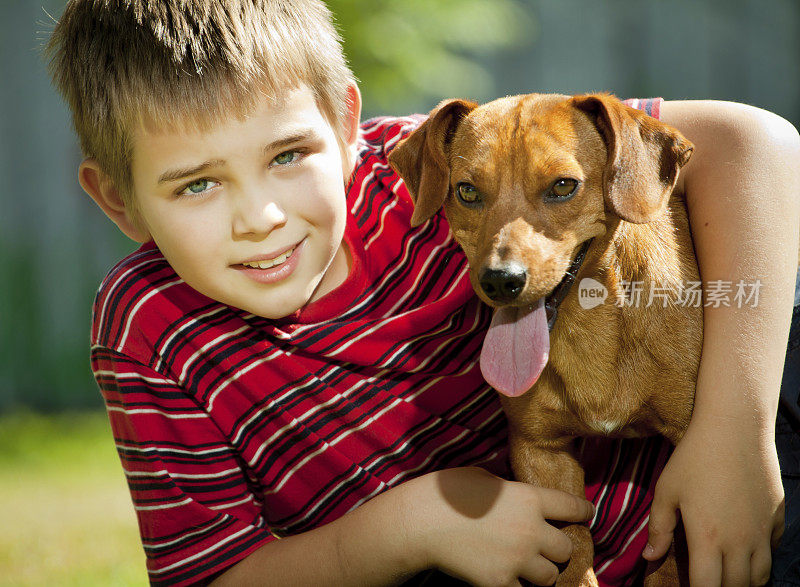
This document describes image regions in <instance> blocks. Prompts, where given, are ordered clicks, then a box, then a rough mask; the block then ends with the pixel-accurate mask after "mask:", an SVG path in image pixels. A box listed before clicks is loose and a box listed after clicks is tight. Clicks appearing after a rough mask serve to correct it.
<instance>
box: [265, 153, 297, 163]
mask: <svg viewBox="0 0 800 587" xmlns="http://www.w3.org/2000/svg"><path fill="white" fill-rule="evenodd" d="M299 157H300V152H299V151H284V152H283V153H281V154H280V155H277V156H276V157H275V158H274V159H273V160H272V162H273V163H274V164H275V165H290V164H291V163H294V162H295V161H297V159H298V158H299Z"/></svg>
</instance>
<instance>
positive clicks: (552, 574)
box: [522, 556, 558, 585]
mask: <svg viewBox="0 0 800 587" xmlns="http://www.w3.org/2000/svg"><path fill="white" fill-rule="evenodd" d="M522 578H523V579H527V580H528V581H530V582H531V583H533V584H534V585H554V584H555V582H556V580H557V579H558V568H557V567H556V566H555V565H554V564H553V563H551V562H550V561H549V560H547V559H546V558H544V557H542V556H537V557H534V558H533V559H532V560H531V561H530V562H528V563H527V564H526V565H525V568H523V569H522Z"/></svg>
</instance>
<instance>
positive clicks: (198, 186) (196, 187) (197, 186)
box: [178, 179, 219, 196]
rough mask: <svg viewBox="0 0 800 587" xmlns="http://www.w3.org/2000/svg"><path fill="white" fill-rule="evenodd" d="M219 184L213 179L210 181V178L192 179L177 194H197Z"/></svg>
mask: <svg viewBox="0 0 800 587" xmlns="http://www.w3.org/2000/svg"><path fill="white" fill-rule="evenodd" d="M217 185H219V184H218V183H217V182H215V181H211V180H210V179H198V180H197V181H193V182H192V183H190V184H189V185H187V186H186V187H185V188H183V190H182V191H181V192H180V193H179V194H178V195H181V196H192V195H197V194H202V193H203V192H205V191H207V190H210V189H211V188H213V187H216V186H217Z"/></svg>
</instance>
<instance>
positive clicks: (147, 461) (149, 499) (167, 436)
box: [91, 347, 275, 585]
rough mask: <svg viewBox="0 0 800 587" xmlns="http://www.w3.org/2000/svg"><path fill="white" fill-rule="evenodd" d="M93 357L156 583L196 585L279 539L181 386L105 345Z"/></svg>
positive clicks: (251, 486) (250, 484)
mask: <svg viewBox="0 0 800 587" xmlns="http://www.w3.org/2000/svg"><path fill="white" fill-rule="evenodd" d="M91 361H92V370H93V371H94V374H95V378H96V379H97V382H98V384H99V386H100V390H101V392H102V394H103V397H104V399H105V402H106V409H107V411H108V416H109V420H110V422H111V429H112V432H113V434H114V441H115V443H116V446H117V451H118V453H119V456H120V459H121V461H122V467H123V470H124V473H125V477H126V480H127V482H128V487H129V489H130V492H131V497H132V500H133V507H134V510H135V511H136V516H137V518H138V522H139V530H140V534H141V539H142V545H143V546H144V551H145V555H146V559H147V570H148V575H149V578H150V582H151V584H152V585H188V584H196V583H197V582H202V581H203V580H204V579H208V578H210V577H212V576H213V575H215V574H218V573H220V572H222V571H224V570H225V569H226V568H227V567H230V566H232V565H233V564H234V563H236V562H238V561H239V560H241V559H243V558H245V557H246V556H248V555H249V554H251V553H252V552H253V551H255V550H257V549H258V548H259V547H261V546H263V545H264V544H266V543H267V542H270V541H271V540H274V539H275V537H274V536H273V535H272V534H271V533H270V531H269V529H268V528H267V527H266V525H265V523H264V517H263V514H262V503H261V500H260V498H259V489H258V484H257V483H255V482H254V481H253V480H252V476H249V475H248V473H247V471H246V467H245V466H244V465H243V463H242V461H241V460H240V458H239V457H238V456H237V454H236V453H235V451H234V450H233V449H232V447H231V445H230V443H229V442H228V441H227V439H226V438H225V436H224V435H223V434H222V433H221V431H220V430H219V429H218V428H217V426H216V425H215V424H214V422H213V421H212V419H211V418H210V417H209V416H208V414H207V413H206V412H205V411H203V410H202V409H201V408H200V407H198V406H197V405H196V404H195V403H194V402H193V401H192V399H191V397H190V395H189V394H187V393H186V391H185V390H183V389H181V388H180V387H179V386H178V385H177V384H176V383H175V382H173V381H171V380H169V379H167V378H165V377H164V376H163V375H162V374H160V373H158V372H156V371H154V370H152V369H150V368H148V367H147V366H145V365H143V364H141V363H138V362H136V361H134V360H131V359H129V358H127V357H125V356H124V355H121V354H119V353H117V352H115V351H112V350H109V349H107V348H104V347H94V348H93V349H92V356H91Z"/></svg>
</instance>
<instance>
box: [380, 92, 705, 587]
mask: <svg viewBox="0 0 800 587" xmlns="http://www.w3.org/2000/svg"><path fill="white" fill-rule="evenodd" d="M692 148H693V147H692V145H691V143H689V141H687V140H686V139H685V138H684V137H683V136H681V135H680V133H679V132H678V131H677V130H675V129H673V128H671V127H669V126H667V125H665V124H663V123H661V122H659V121H657V120H655V119H654V118H651V117H649V116H647V115H645V114H644V113H642V112H639V111H637V110H634V109H632V108H629V107H627V106H625V105H624V104H622V103H621V102H619V101H618V100H617V99H616V98H614V97H613V96H609V95H589V96H576V97H568V96H555V95H540V94H531V95H527V96H514V97H508V98H503V99H500V100H496V101H494V102H491V103H489V104H486V105H483V106H477V105H476V104H474V103H471V102H465V101H462V100H449V101H445V102H442V103H441V104H440V105H439V106H438V107H437V108H436V109H434V110H433V111H432V112H431V115H430V117H429V118H428V120H427V121H426V122H425V123H423V124H422V125H421V126H420V128H419V129H417V130H416V131H415V132H414V133H412V134H411V135H410V136H409V137H408V138H407V139H405V140H404V141H403V142H402V143H401V144H400V145H398V146H397V147H396V148H395V150H394V151H393V152H392V153H391V154H390V156H389V161H390V163H391V164H392V166H393V167H394V168H395V169H396V170H397V171H398V173H399V174H400V175H401V176H402V177H403V178H404V180H405V182H406V185H407V187H408V189H409V192H410V193H411V194H412V197H413V198H414V199H415V212H414V216H413V219H412V223H414V224H420V223H422V222H424V221H425V220H427V219H428V218H430V217H431V216H432V215H433V214H435V213H436V212H437V211H438V210H439V208H441V207H442V206H444V209H445V214H446V216H447V218H448V221H449V222H450V225H451V227H452V230H453V234H454V236H455V238H456V240H457V241H458V242H459V244H460V245H461V246H462V248H463V249H464V251H465V253H466V256H467V259H468V261H469V265H470V277H471V280H472V284H473V287H474V288H475V291H476V292H477V293H478V294H479V295H480V296H481V297H482V298H483V299H484V301H486V302H487V303H489V304H490V305H492V306H497V305H498V304H497V303H495V302H492V300H491V299H489V298H488V297H487V296H486V294H485V293H484V292H483V291H482V288H481V286H480V283H479V279H478V275H479V274H480V272H481V271H482V270H483V269H484V268H487V267H498V266H502V265H503V264H504V263H507V262H509V261H512V260H513V261H514V262H516V263H519V264H521V265H522V266H524V267H525V269H526V270H527V274H528V278H527V281H526V284H525V287H524V289H523V291H522V293H521V294H520V296H519V297H518V298H517V299H515V300H514V301H513V302H512V303H513V304H514V305H515V306H520V307H523V306H530V305H531V304H532V303H534V302H535V301H536V300H538V299H539V298H540V297H542V296H545V295H547V294H549V293H550V292H551V291H552V290H553V288H555V286H556V285H557V284H558V283H559V282H560V281H561V279H562V278H563V276H564V274H565V272H566V271H567V269H568V267H569V264H570V262H571V260H572V259H573V258H575V256H576V254H577V251H578V250H579V248H580V245H581V244H582V243H584V242H585V241H587V240H588V239H591V238H594V240H593V241H592V244H591V246H590V247H589V250H588V252H587V256H586V260H585V262H584V263H583V265H582V267H581V269H580V271H579V274H578V276H577V277H578V278H577V279H576V281H575V286H574V287H573V288H572V289H571V290H570V292H569V294H568V295H567V297H566V298H565V299H564V300H563V302H562V303H561V306H560V308H559V311H558V317H557V320H556V322H555V326H554V328H553V330H552V332H551V333H550V345H551V346H550V355H549V361H548V363H547V365H546V367H545V368H544V371H543V372H542V374H541V376H540V378H539V380H538V381H537V382H536V384H535V385H534V386H533V388H532V389H530V390H529V391H528V392H526V393H525V394H523V395H522V396H520V397H514V398H512V397H505V396H501V400H502V403H503V407H504V409H505V411H506V414H507V416H508V421H509V426H510V442H511V459H512V466H513V469H514V472H515V475H516V476H517V478H518V479H520V480H523V481H527V482H530V483H535V484H537V485H543V486H546V487H554V488H558V489H562V490H565V491H569V492H571V493H574V494H576V495H580V496H583V495H584V481H583V470H582V469H581V467H580V465H579V464H578V461H577V459H576V456H575V454H574V451H573V446H574V442H573V441H574V439H575V438H576V437H581V436H598V435H604V436H615V437H633V436H646V435H652V434H662V435H664V436H666V437H667V438H668V439H669V440H671V441H672V442H673V443H676V442H678V441H679V440H680V438H681V437H682V435H683V433H684V431H685V430H686V427H687V425H688V424H689V419H690V417H691V412H692V405H693V399H694V390H695V383H696V377H697V368H698V365H699V361H700V350H701V343H702V307H700V306H699V305H698V306H689V305H680V304H677V303H676V302H675V299H674V297H672V298H671V299H672V301H671V302H670V303H669V305H668V306H667V307H666V308H665V307H663V306H662V304H661V303H660V301H657V302H656V303H654V304H652V305H650V306H649V307H647V306H646V301H647V296H648V294H649V288H650V287H651V286H653V287H659V288H666V287H670V288H672V290H673V292H674V291H676V290H677V289H678V288H679V287H680V286H681V284H683V283H686V282H689V281H695V282H696V281H699V276H698V270H697V263H696V260H695V256H694V249H693V246H692V240H691V235H690V232H689V224H688V219H687V214H686V207H685V203H684V200H683V197H682V194H678V193H675V192H674V191H673V190H674V188H675V185H676V182H677V177H678V173H679V170H680V168H681V167H682V166H683V165H684V164H686V162H687V161H688V159H689V156H690V155H691V151H692ZM563 177H567V178H574V179H578V180H580V182H581V184H580V188H579V191H578V192H577V193H576V195H575V196H574V197H572V198H571V199H569V200H567V201H561V202H549V201H546V200H545V198H544V197H543V196H544V194H545V193H547V191H548V190H549V188H550V186H552V185H553V183H554V182H555V181H556V180H557V179H559V178H563ZM459 182H468V183H470V184H472V185H474V186H476V187H477V188H478V190H479V192H480V194H481V197H482V203H481V205H480V206H478V207H466V206H464V205H463V204H461V203H459V201H458V199H457V198H456V197H455V195H454V189H455V186H456V185H457V184H458V183H459ZM584 277H591V278H593V279H595V280H597V281H598V282H600V283H602V284H603V285H604V286H605V287H606V288H607V290H608V293H609V296H608V297H609V300H607V301H606V303H604V304H602V305H600V306H598V307H595V308H593V309H591V310H585V309H582V308H581V307H580V305H579V299H578V287H577V284H578V282H579V281H580V279H582V278H584ZM623 280H625V281H628V282H637V281H640V282H643V283H644V290H643V299H642V303H641V304H640V305H639V306H638V307H637V306H635V305H615V304H614V303H613V302H614V301H615V300H622V299H623V297H624V291H623V284H622V281H623ZM671 295H672V296H674V293H673V294H671ZM565 531H566V532H567V533H568V534H569V535H570V537H571V538H572V539H573V542H574V546H575V548H574V551H573V555H572V559H571V560H570V563H569V565H568V566H567V568H566V569H565V571H564V572H563V573H562V574H561V576H560V577H559V581H558V583H557V584H558V585H579V584H580V585H596V578H595V576H594V572H593V571H592V558H593V546H592V541H591V536H590V535H589V532H588V528H587V527H585V526H580V525H572V526H568V527H566V528H565ZM651 570H652V569H651ZM681 575H682V577H683V581H685V580H686V576H685V573H684V572H681ZM647 582H648V584H650V585H674V584H677V583H678V575H677V568H676V565H675V563H674V558H673V557H672V554H670V555H669V556H668V557H667V560H666V561H665V563H664V564H663V565H661V567H660V568H658V569H656V570H655V571H654V572H651V573H650V574H649V575H648V579H647Z"/></svg>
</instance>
